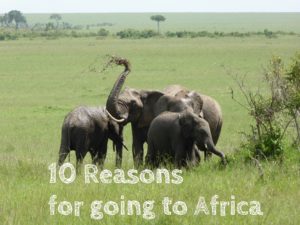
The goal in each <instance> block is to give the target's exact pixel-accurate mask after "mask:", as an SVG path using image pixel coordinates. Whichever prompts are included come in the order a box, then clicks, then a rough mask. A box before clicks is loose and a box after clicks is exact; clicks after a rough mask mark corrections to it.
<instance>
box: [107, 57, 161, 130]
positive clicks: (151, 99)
mask: <svg viewBox="0 0 300 225" xmlns="http://www.w3.org/2000/svg"><path fill="white" fill-rule="evenodd" d="M124 65H125V70H124V71H123V72H122V73H121V74H120V75H119V77H118V78H117V80H116V82H115V84H114V86H113V88H112V89H111V92H110V94H109V96H108V99H107V102H106V110H107V112H108V115H109V116H110V118H112V119H113V120H115V121H117V122H119V123H123V124H126V123H128V122H131V123H133V124H137V125H138V127H144V126H149V124H150V123H151V121H152V119H153V118H154V112H153V108H154V106H153V105H154V104H155V102H156V101H157V99H159V98H160V97H161V96H162V95H163V93H162V92H159V91H144V90H136V89H133V88H125V89H124V91H122V92H121V89H122V87H123V85H124V83H125V80H126V77H127V75H128V74H129V72H130V65H129V62H128V61H125V64H124Z"/></svg>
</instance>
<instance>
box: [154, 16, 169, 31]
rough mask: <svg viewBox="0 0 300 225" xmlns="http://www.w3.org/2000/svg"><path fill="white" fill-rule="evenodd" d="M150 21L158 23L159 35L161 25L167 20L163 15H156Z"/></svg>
mask: <svg viewBox="0 0 300 225" xmlns="http://www.w3.org/2000/svg"><path fill="white" fill-rule="evenodd" d="M150 19H151V20H154V21H156V22H157V33H158V34H159V23H160V22H163V21H165V20H166V18H165V17H164V16H162V15H154V16H151V17H150Z"/></svg>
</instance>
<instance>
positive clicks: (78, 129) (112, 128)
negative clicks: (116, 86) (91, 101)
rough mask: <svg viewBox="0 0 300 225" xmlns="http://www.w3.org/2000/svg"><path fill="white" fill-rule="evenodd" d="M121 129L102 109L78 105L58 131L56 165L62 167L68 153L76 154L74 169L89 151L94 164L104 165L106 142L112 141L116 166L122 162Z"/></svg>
mask: <svg viewBox="0 0 300 225" xmlns="http://www.w3.org/2000/svg"><path fill="white" fill-rule="evenodd" d="M122 129H123V127H122V126H120V125H119V124H118V123H116V122H115V121H113V120H111V119H110V118H109V116H108V115H107V112H106V110H105V108H104V107H86V106H79V107H77V108H75V109H74V110H72V111H71V112H69V113H68V114H67V116H66V117H65V119H64V122H63V125H62V132H61V144H60V150H59V159H58V165H59V166H60V165H62V164H63V162H64V161H65V159H66V157H67V155H68V154H69V153H70V151H71V150H75V152H76V167H77V169H78V167H79V165H80V164H81V163H82V160H83V158H84V157H85V155H86V153H87V152H90V154H91V156H92V161H93V163H94V164H96V163H98V164H100V166H102V165H103V163H104V160H105V158H106V152H107V142H108V139H111V140H112V141H113V144H114V148H115V150H116V166H117V167H120V166H121V163H122V147H123V137H122Z"/></svg>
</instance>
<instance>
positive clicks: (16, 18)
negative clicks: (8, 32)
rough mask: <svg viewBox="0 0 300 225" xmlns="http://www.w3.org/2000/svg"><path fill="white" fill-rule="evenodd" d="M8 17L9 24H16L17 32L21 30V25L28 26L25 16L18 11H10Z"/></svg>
mask: <svg viewBox="0 0 300 225" xmlns="http://www.w3.org/2000/svg"><path fill="white" fill-rule="evenodd" d="M5 16H6V20H8V21H7V22H8V24H11V23H13V22H15V26H16V30H17V29H19V26H20V25H21V24H24V25H27V21H26V18H25V16H24V15H23V14H22V13H21V12H20V11H18V10H11V11H9V12H8V13H7V14H6V15H4V17H5Z"/></svg>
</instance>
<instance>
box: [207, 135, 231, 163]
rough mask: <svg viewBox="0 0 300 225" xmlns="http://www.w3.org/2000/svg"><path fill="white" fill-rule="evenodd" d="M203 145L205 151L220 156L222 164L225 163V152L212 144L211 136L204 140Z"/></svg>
mask: <svg viewBox="0 0 300 225" xmlns="http://www.w3.org/2000/svg"><path fill="white" fill-rule="evenodd" d="M205 146H206V149H207V151H209V152H212V153H214V154H215V155H217V156H219V157H220V158H221V160H222V162H223V163H224V164H226V159H225V154H224V153H223V152H221V151H219V150H217V149H216V146H215V145H214V143H213V140H212V139H211V138H210V139H209V140H206V144H205Z"/></svg>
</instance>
